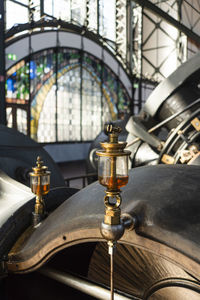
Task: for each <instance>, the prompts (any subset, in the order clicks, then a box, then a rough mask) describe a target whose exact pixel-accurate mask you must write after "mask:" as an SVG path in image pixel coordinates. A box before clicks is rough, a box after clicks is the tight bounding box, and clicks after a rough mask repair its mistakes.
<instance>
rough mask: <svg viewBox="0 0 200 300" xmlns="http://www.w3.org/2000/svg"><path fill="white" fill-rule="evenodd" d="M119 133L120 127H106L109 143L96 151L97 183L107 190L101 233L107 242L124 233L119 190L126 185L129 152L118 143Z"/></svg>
mask: <svg viewBox="0 0 200 300" xmlns="http://www.w3.org/2000/svg"><path fill="white" fill-rule="evenodd" d="M120 132H121V128H120V127H115V126H113V125H112V124H110V125H107V127H106V133H107V134H108V136H109V141H108V142H104V143H101V146H102V148H103V150H99V151H97V155H98V156H99V161H98V178H99V182H100V184H102V185H103V186H105V187H106V188H107V190H106V192H105V193H106V196H105V197H104V204H105V215H104V222H103V223H102V225H101V233H102V235H103V237H104V238H105V239H106V240H108V241H111V240H112V241H116V240H118V239H119V238H120V237H121V236H122V235H123V232H124V226H123V224H122V222H121V209H120V205H121V200H122V199H121V195H120V193H121V191H120V188H121V187H123V186H125V185H126V184H127V183H128V157H129V155H130V153H131V152H130V151H127V150H124V149H125V147H126V143H125V142H119V141H118V136H119V134H120Z"/></svg>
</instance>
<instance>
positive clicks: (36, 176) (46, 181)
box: [30, 156, 51, 226]
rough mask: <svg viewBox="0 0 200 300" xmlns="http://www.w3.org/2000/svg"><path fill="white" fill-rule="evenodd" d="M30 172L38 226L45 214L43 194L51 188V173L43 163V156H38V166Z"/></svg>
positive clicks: (35, 221)
mask: <svg viewBox="0 0 200 300" xmlns="http://www.w3.org/2000/svg"><path fill="white" fill-rule="evenodd" d="M32 169H33V172H31V173H30V184H31V190H32V192H33V193H34V194H35V195H36V202H35V210H34V212H33V223H34V226H36V225H37V224H38V223H39V222H40V221H41V220H42V219H43V218H44V215H45V203H44V200H43V196H44V195H46V194H48V192H49V190H50V174H51V172H50V171H48V170H47V169H48V168H47V166H44V165H43V161H42V160H41V157H39V156H38V157H37V162H36V166H35V167H33V168H32Z"/></svg>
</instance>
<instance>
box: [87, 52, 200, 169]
mask: <svg viewBox="0 0 200 300" xmlns="http://www.w3.org/2000/svg"><path fill="white" fill-rule="evenodd" d="M199 63H200V54H197V55H196V56H194V57H193V58H192V59H190V60H189V61H187V62H186V63H185V64H183V65H181V66H180V67H179V68H178V69H177V70H176V71H175V72H174V73H173V74H172V75H170V76H169V77H168V78H167V79H165V80H164V81H163V82H162V83H161V84H159V85H158V86H157V88H156V89H155V90H154V91H153V92H152V94H151V95H150V97H149V98H148V100H147V102H146V103H145V105H144V107H143V108H142V110H141V111H140V113H139V115H137V116H132V117H131V118H130V119H129V121H128V122H126V124H123V126H122V127H123V128H124V131H123V136H122V140H123V139H124V137H125V139H126V140H127V142H128V144H129V147H128V149H129V150H131V152H132V155H131V161H130V167H137V166H142V165H149V164H160V163H164V164H177V163H178V164H179V163H181V164H188V163H189V164H198V165H199V163H200V159H199V143H200V138H199V132H200V122H199V119H200V116H199V114H200V89H199V87H200V82H199V78H200V77H199V76H200V70H199V67H198V66H199ZM123 123H124V122H123ZM103 139H105V135H104V134H103V133H101V134H100V135H99V136H98V137H97V138H96V140H95V141H94V142H93V144H92V145H91V149H90V153H89V157H88V165H89V166H90V171H93V172H94V171H95V169H96V167H97V164H96V157H95V156H94V149H95V148H98V147H99V142H100V141H102V140H103Z"/></svg>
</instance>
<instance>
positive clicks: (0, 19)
mask: <svg viewBox="0 0 200 300" xmlns="http://www.w3.org/2000/svg"><path fill="white" fill-rule="evenodd" d="M4 3H5V1H4V0H3V1H0V57H1V61H0V124H4V125H6V100H5V97H6V95H5V79H6V76H5V22H4Z"/></svg>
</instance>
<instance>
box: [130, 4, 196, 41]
mask: <svg viewBox="0 0 200 300" xmlns="http://www.w3.org/2000/svg"><path fill="white" fill-rule="evenodd" d="M132 1H134V2H135V3H137V4H139V5H140V6H142V7H144V8H146V9H148V10H150V11H151V12H153V13H154V14H156V15H157V16H159V17H160V18H162V19H163V20H165V21H166V22H167V23H169V24H171V25H172V26H174V27H175V28H177V29H178V30H180V31H181V32H183V33H184V34H185V35H187V37H189V38H190V39H192V40H193V41H195V42H197V43H198V44H200V36H199V35H198V34H196V33H195V32H193V31H192V30H190V29H189V28H188V27H186V26H185V25H183V24H182V23H180V22H179V21H177V20H176V19H174V18H172V17H171V16H170V15H168V14H167V13H166V12H164V11H163V10H162V9H160V8H159V7H158V6H156V5H155V4H153V3H151V2H150V1H149V0H132Z"/></svg>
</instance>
